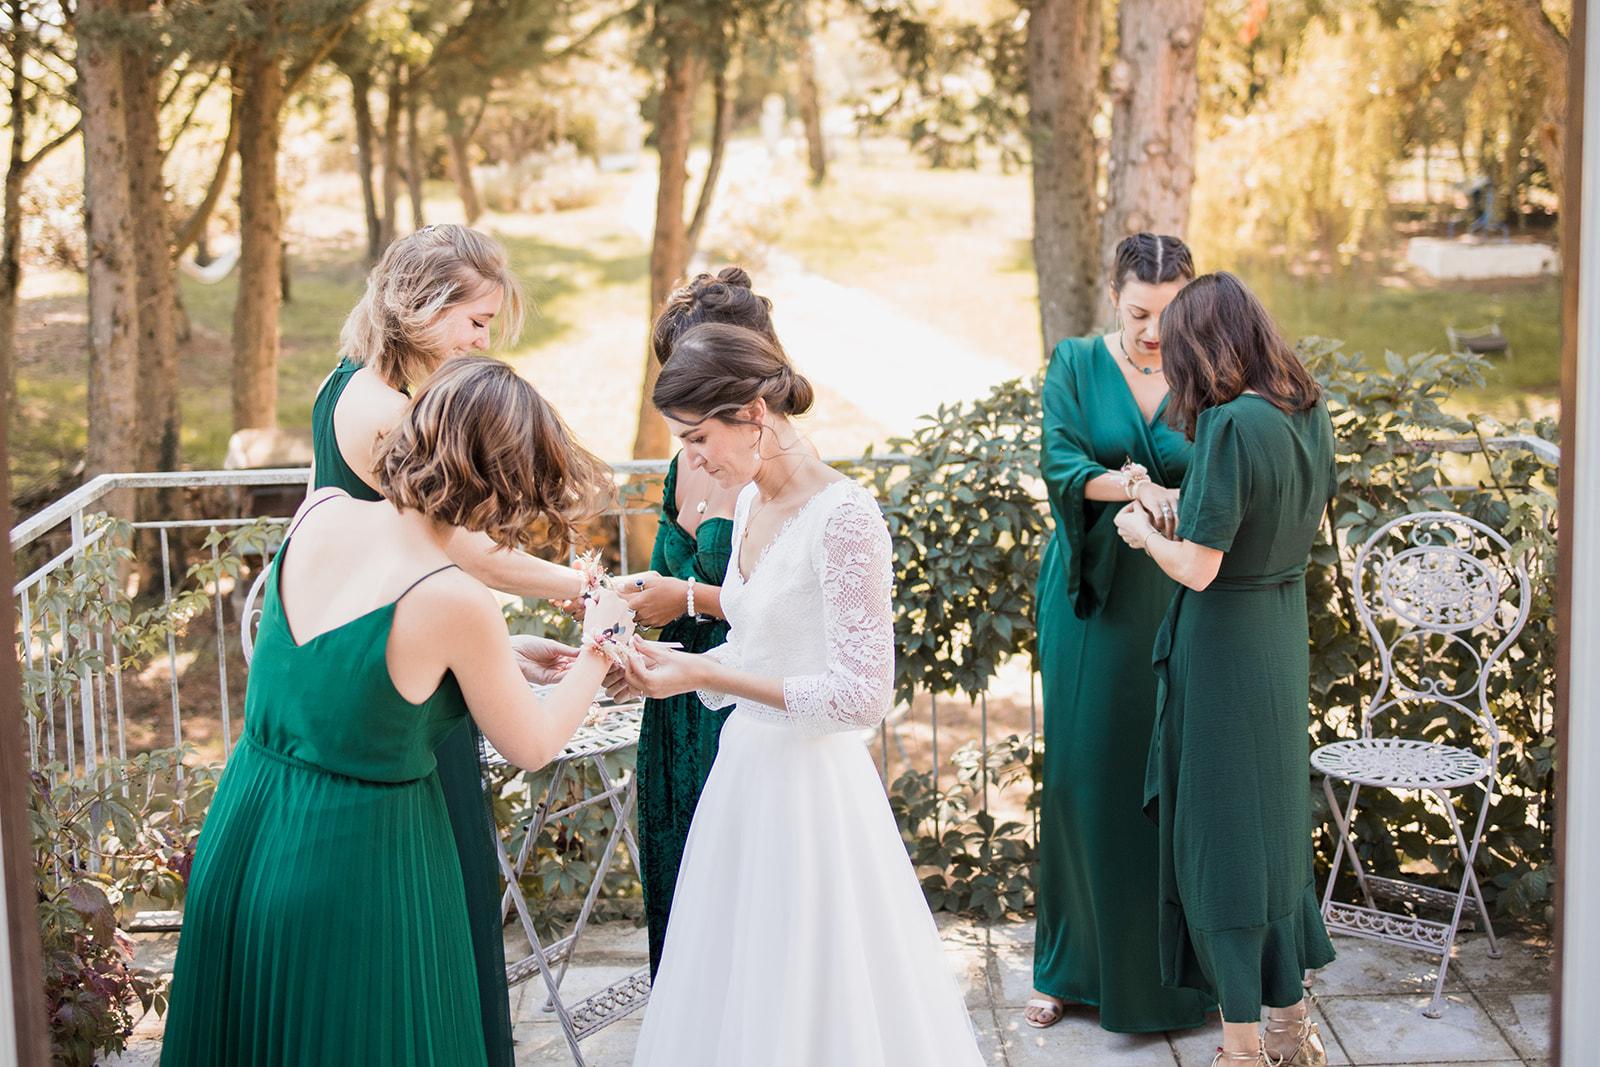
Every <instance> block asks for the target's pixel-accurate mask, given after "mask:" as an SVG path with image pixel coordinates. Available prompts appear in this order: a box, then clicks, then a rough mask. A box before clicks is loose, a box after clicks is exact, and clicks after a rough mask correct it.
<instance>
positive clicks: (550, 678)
mask: <svg viewBox="0 0 1600 1067" xmlns="http://www.w3.org/2000/svg"><path fill="white" fill-rule="evenodd" d="M511 651H512V652H514V653H515V654H516V657H517V669H518V670H520V671H521V672H522V677H523V678H525V679H526V680H527V681H528V682H529V684H531V685H554V684H555V683H556V682H559V681H561V679H562V678H563V677H564V676H565V675H566V673H567V669H568V668H569V667H571V666H572V664H573V661H574V660H576V659H577V658H578V650H577V649H575V648H570V647H568V646H567V645H563V644H562V643H561V642H560V641H552V640H550V638H548V637H534V636H533V635H532V634H515V635H513V636H512V638H511Z"/></svg>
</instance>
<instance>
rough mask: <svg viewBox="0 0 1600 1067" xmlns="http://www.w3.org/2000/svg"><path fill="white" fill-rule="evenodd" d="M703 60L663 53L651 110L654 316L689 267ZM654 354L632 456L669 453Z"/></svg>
mask: <svg viewBox="0 0 1600 1067" xmlns="http://www.w3.org/2000/svg"><path fill="white" fill-rule="evenodd" d="M702 67H703V61H702V60H701V59H699V58H698V57H697V56H695V55H693V54H692V53H690V52H689V51H688V50H687V49H682V48H678V49H671V50H669V51H668V53H667V59H666V76H665V78H664V79H663V84H662V86H661V95H660V98H659V100H658V103H657V111H656V150H657V151H658V152H659V153H660V157H661V178H660V181H659V183H658V184H657V187H656V228H655V235H654V237H653V239H652V240H651V243H650V316H651V318H654V317H655V314H656V311H657V309H659V308H660V307H661V305H662V303H664V302H665V301H666V299H667V294H668V293H670V292H671V291H672V287H673V286H674V285H676V284H677V283H678V281H679V280H680V279H682V277H683V275H684V272H685V271H687V270H688V269H689V233H688V228H687V226H685V224H684V219H683V195H684V188H685V186H687V185H688V183H689V171H688V159H689V135H690V131H691V126H692V124H693V120H694V95H695V88H696V87H697V86H698V85H699V83H700V78H701V71H702ZM658 369H659V368H657V366H656V361H655V358H654V357H653V356H652V355H650V353H649V352H648V350H647V351H646V352H645V372H644V390H643V394H642V395H641V396H640V398H639V428H638V431H637V432H636V434H635V436H634V439H633V454H634V456H635V457H636V458H645V459H661V458H665V457H666V455H667V454H668V448H669V447H670V446H671V443H672V435H671V434H669V433H668V432H667V424H666V423H665V422H664V421H662V419H661V416H660V415H658V414H656V411H655V408H653V407H652V406H651V404H650V391H651V390H652V389H653V388H655V384H656V374H657V372H658Z"/></svg>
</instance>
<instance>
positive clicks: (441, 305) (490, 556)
mask: <svg viewBox="0 0 1600 1067" xmlns="http://www.w3.org/2000/svg"><path fill="white" fill-rule="evenodd" d="M496 318H500V319H501V320H503V321H504V323H505V326H504V328H503V329H502V331H501V334H502V336H511V337H515V336H517V334H518V333H519V332H520V331H521V320H522V296H521V290H520V288H519V287H518V285H517V282H516V278H515V276H513V275H512V274H511V272H510V270H509V269H508V267H507V264H506V256H505V251H504V250H503V249H502V248H501V247H500V245H499V244H498V243H497V242H495V241H494V240H493V239H492V238H489V237H486V236H484V235H483V234H481V233H478V232H477V231H475V230H470V229H468V228H466V227H464V226H455V225H442V226H428V227H425V228H424V229H421V230H418V231H417V232H415V233H413V234H410V235H409V236H406V237H404V238H401V239H400V240H397V241H395V242H394V243H393V244H391V245H390V246H389V249H388V251H386V252H385V253H384V256H383V259H382V260H381V261H379V263H378V265H377V266H376V267H374V268H373V270H372V272H371V274H370V275H369V276H368V278H367V289H366V293H365V294H364V295H363V296H362V298H361V300H360V302H359V303H357V305H356V306H355V308H354V309H353V310H352V311H351V312H350V316H349V318H348V319H346V321H345V324H344V329H343V331H342V332H341V334H340V360H339V365H338V366H337V367H335V368H334V370H333V373H332V374H330V375H329V376H328V378H327V380H326V381H324V382H323V384H322V387H321V389H320V390H319V391H318V392H317V398H316V402H315V403H314V404H313V405H312V408H311V440H312V456H313V464H312V474H311V484H310V490H311V491H312V492H315V491H316V490H318V489H324V488H330V487H331V488H336V489H342V490H344V491H345V492H346V493H349V494H350V495H351V496H353V497H355V498H356V499H358V500H369V501H370V500H380V499H382V494H381V492H380V490H379V487H378V484H377V474H376V473H375V466H374V460H375V456H376V450H377V449H378V447H379V443H380V441H381V440H382V438H383V436H384V434H385V433H387V432H388V431H389V430H390V429H392V428H393V427H394V425H395V423H396V422H397V421H398V420H399V419H400V417H401V416H402V414H403V413H404V412H405V410H406V403H407V398H408V396H409V394H410V391H411V389H412V388H413V387H414V386H415V385H417V384H419V383H420V382H422V381H423V380H425V379H426V378H427V377H428V375H429V374H431V373H433V371H434V370H435V369H436V368H437V367H439V366H440V365H441V364H443V363H445V362H446V361H448V360H450V359H453V358H455V357H457V356H460V355H463V354H466V353H471V352H475V351H479V350H482V349H485V348H487V347H488V346H489V341H490V335H489V328H490V326H491V324H492V323H493V322H494V321H495V320H496ZM447 551H448V552H449V554H450V558H451V559H452V560H454V561H455V562H456V563H457V564H458V565H459V566H460V567H461V568H462V569H463V570H465V571H466V572H467V573H468V574H471V575H472V576H473V577H475V578H477V579H478V580H479V581H481V582H483V583H484V584H485V585H487V586H489V587H490V588H491V589H499V590H501V591H504V592H508V593H514V594H517V595H520V596H525V597H549V598H555V599H562V600H565V599H568V598H572V597H575V596H576V595H577V594H578V592H579V591H580V590H581V589H582V585H583V578H582V576H581V575H580V574H579V573H578V572H577V571H575V570H572V569H571V568H568V567H563V566H559V565H557V564H555V563H551V562H549V561H547V560H542V559H539V558H538V557H537V556H533V555H530V554H529V553H527V552H522V551H517V550H512V549H506V548H502V547H501V546H498V545H496V544H495V543H494V542H493V541H491V540H490V539H489V538H488V537H487V536H485V535H483V534H481V533H474V532H472V531H468V530H460V531H457V532H456V534H454V535H453V536H452V537H451V540H450V543H449V545H448V546H447ZM515 643H516V644H517V646H518V649H519V651H520V652H522V653H523V654H524V656H525V658H524V663H525V665H526V674H527V676H528V678H529V680H530V681H536V682H543V681H550V680H553V678H554V677H555V672H558V671H559V670H560V669H561V668H562V667H563V666H564V665H565V664H566V662H567V661H568V660H569V659H570V655H571V651H570V650H569V649H566V648H565V646H562V645H558V644H555V643H554V642H547V641H543V640H542V639H540V638H534V637H517V638H516V639H515ZM478 747H479V734H478V730H477V728H476V727H475V726H474V725H473V723H472V721H471V719H470V718H467V717H462V718H460V719H458V720H457V721H456V723H455V727H454V729H452V730H450V731H448V732H447V733H446V734H445V735H444V736H443V737H442V738H441V739H440V741H439V746H438V749H437V751H436V753H435V755H436V756H437V758H438V763H439V781H440V783H441V784H442V786H443V788H444V796H445V805H446V807H447V808H448V810H449V813H450V825H451V827H452V828H453V830H454V833H455V840H456V847H457V853H458V854H459V856H460V859H461V872H462V876H463V877H464V878H465V880H466V886H467V901H468V906H467V913H468V917H469V919H470V921H471V928H472V945H473V957H474V959H475V960H476V961H477V964H478V988H479V994H480V999H481V1007H482V1015H483V1028H484V1034H485V1036H486V1039H487V1041H488V1047H489V1062H490V1064H491V1067H511V1064H512V1048H511V1009H510V1002H509V998H508V994H507V989H506V981H505V967H506V964H505V948H504V940H503V930H502V924H501V913H500V888H501V885H500V868H499V864H498V861H497V860H496V856H495V848H494V833H495V830H494V820H493V816H492V814H491V812H490V805H489V798H488V797H487V796H486V795H485V793H484V789H483V781H482V776H481V774H480V772H479V765H478Z"/></svg>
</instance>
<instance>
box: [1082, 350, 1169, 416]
mask: <svg viewBox="0 0 1600 1067" xmlns="http://www.w3.org/2000/svg"><path fill="white" fill-rule="evenodd" d="M1095 347H1097V348H1099V349H1100V351H1102V352H1104V353H1105V354H1106V359H1108V360H1110V361H1111V369H1112V370H1114V371H1116V372H1117V381H1118V382H1120V383H1121V384H1122V391H1123V393H1124V394H1125V395H1126V396H1127V398H1128V402H1129V403H1131V404H1132V405H1133V410H1134V413H1135V414H1136V415H1138V416H1139V421H1140V422H1141V423H1142V424H1143V425H1144V428H1145V429H1146V430H1153V429H1155V426H1156V423H1157V422H1159V421H1160V419H1161V413H1162V412H1163V411H1166V410H1167V401H1168V400H1171V399H1172V390H1171V389H1168V390H1167V391H1166V392H1165V393H1162V394H1161V402H1160V403H1159V404H1157V405H1156V410H1155V413H1154V414H1152V415H1150V416H1149V417H1148V418H1146V417H1145V413H1144V408H1143V407H1142V406H1140V404H1139V394H1138V393H1135V392H1134V391H1133V386H1132V385H1130V384H1128V376H1127V375H1126V374H1124V373H1122V366H1121V364H1119V363H1118V362H1117V357H1116V356H1114V355H1112V354H1111V346H1110V345H1108V344H1106V335H1105V334H1101V335H1100V336H1099V337H1097V338H1095ZM1151 377H1154V375H1151Z"/></svg>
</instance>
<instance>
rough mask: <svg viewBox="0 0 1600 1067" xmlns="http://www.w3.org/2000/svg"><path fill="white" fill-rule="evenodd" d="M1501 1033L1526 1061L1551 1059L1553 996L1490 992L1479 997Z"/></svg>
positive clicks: (1546, 994) (1485, 992) (1478, 995)
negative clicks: (1551, 997)
mask: <svg viewBox="0 0 1600 1067" xmlns="http://www.w3.org/2000/svg"><path fill="white" fill-rule="evenodd" d="M1476 995H1477V998H1478V1003H1479V1004H1482V1005H1483V1010H1484V1011H1486V1012H1488V1013H1489V1018H1490V1019H1492V1020H1493V1021H1494V1023H1495V1025H1497V1026H1499V1027H1500V1031H1501V1033H1503V1034H1504V1035H1505V1037H1506V1038H1507V1039H1508V1040H1509V1041H1510V1042H1511V1047H1512V1048H1514V1049H1516V1050H1517V1055H1519V1056H1521V1057H1522V1058H1523V1059H1525V1060H1540V1059H1544V1058H1545V1057H1547V1056H1549V1055H1550V995H1549V994H1548V993H1542V992H1541V993H1510V992H1503V991H1499V990H1487V991H1484V992H1481V993H1478V994H1476Z"/></svg>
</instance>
